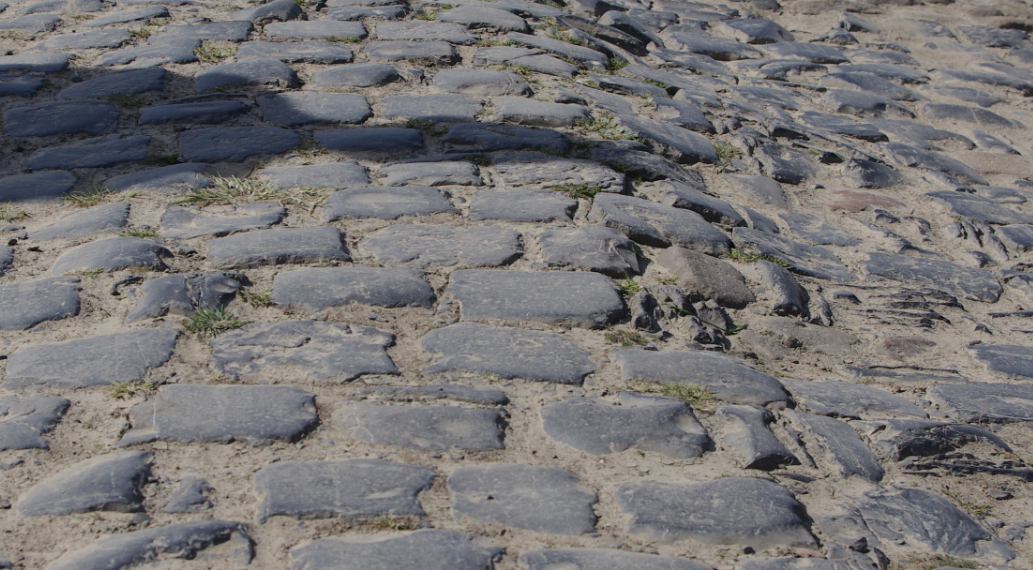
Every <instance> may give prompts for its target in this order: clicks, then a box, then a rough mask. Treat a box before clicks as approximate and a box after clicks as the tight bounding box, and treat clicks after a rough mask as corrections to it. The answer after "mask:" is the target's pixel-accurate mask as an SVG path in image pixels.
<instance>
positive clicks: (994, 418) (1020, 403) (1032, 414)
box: [927, 383, 1033, 423]
mask: <svg viewBox="0 0 1033 570" xmlns="http://www.w3.org/2000/svg"><path fill="white" fill-rule="evenodd" d="M927 393H928V396H929V398H930V399H931V400H932V401H934V402H937V403H939V404H941V406H943V408H944V409H945V410H947V411H948V412H949V413H950V414H952V415H953V416H955V417H957V418H958V419H960V420H961V421H963V422H1000V423H1007V422H1021V421H1026V422H1028V421H1033V386H1025V385H1019V384H991V383H971V384H947V383H939V384H933V385H932V386H931V387H930V388H929V390H928V392H927Z"/></svg>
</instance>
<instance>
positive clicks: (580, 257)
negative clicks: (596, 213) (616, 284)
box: [538, 226, 642, 279]
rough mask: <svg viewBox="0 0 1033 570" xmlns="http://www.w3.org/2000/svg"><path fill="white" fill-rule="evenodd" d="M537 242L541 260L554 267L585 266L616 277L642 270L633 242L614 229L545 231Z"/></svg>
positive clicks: (634, 273)
mask: <svg viewBox="0 0 1033 570" xmlns="http://www.w3.org/2000/svg"><path fill="white" fill-rule="evenodd" d="M538 244H539V246H541V249H542V259H543V260H544V261H545V262H546V263H547V264H549V265H550V266H553V267H573V268H577V269H586V270H588V271H596V272H599V273H602V274H604V275H609V276H610V277H613V278H618V279H619V278H622V277H627V276H628V275H639V274H641V273H642V268H641V265H640V262H639V259H638V254H637V253H636V251H635V244H634V242H632V241H631V240H630V239H629V238H628V237H627V236H625V235H624V234H623V233H622V232H620V231H618V230H615V229H613V228H604V227H598V226H588V227H583V228H576V229H570V230H564V229H552V230H546V231H544V232H542V233H541V234H539V236H538Z"/></svg>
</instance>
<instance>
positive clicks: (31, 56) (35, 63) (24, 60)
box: [0, 53, 75, 73]
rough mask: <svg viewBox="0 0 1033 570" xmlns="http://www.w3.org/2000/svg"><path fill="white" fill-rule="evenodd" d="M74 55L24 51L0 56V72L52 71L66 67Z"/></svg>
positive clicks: (62, 69)
mask: <svg viewBox="0 0 1033 570" xmlns="http://www.w3.org/2000/svg"><path fill="white" fill-rule="evenodd" d="M73 57H75V54H71V53H26V54H18V55H6V56H0V72H3V73H7V72H9V71H29V72H36V73H54V72H56V71H64V70H65V69H68V62H69V61H70V60H71V59H72V58H73Z"/></svg>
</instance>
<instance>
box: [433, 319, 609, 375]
mask: <svg viewBox="0 0 1033 570" xmlns="http://www.w3.org/2000/svg"><path fill="white" fill-rule="evenodd" d="M420 344H421V345H422V347H423V350H424V351H425V352H427V353H428V354H431V355H433V360H431V363H430V365H429V366H427V368H424V369H423V375H424V376H429V375H432V374H439V373H447V372H453V371H463V372H472V373H474V374H495V375H498V376H499V377H501V378H523V379H525V380H538V381H544V382H558V383H562V384H580V383H581V382H582V381H583V380H584V378H585V376H587V375H589V374H591V373H592V372H595V370H596V366H595V363H593V362H592V360H591V357H590V355H589V353H588V352H587V351H585V350H584V349H583V348H581V347H579V346H578V345H577V344H576V343H574V342H573V341H571V340H569V339H567V338H565V337H563V336H562V335H558V334H555V333H548V332H542V331H528V330H521V329H506V328H496V327H489V326H486V325H482V324H478V323H457V324H454V325H449V326H447V327H442V328H439V329H434V330H432V331H430V332H428V333H427V334H425V335H424V336H423V338H422V339H420Z"/></svg>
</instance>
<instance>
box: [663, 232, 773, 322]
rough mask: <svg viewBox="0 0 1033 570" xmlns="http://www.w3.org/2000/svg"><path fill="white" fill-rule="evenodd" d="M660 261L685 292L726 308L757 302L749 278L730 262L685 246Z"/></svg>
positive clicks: (674, 250)
mask: <svg viewBox="0 0 1033 570" xmlns="http://www.w3.org/2000/svg"><path fill="white" fill-rule="evenodd" d="M656 260H657V261H658V262H660V263H661V264H662V265H663V266H664V267H666V268H667V270H668V271H670V272H671V273H672V274H673V275H674V276H675V277H676V278H677V283H678V285H679V286H680V287H681V288H682V289H684V290H686V291H690V292H694V293H699V294H700V295H702V296H703V298H705V299H713V300H715V301H717V302H718V304H720V305H722V306H725V307H731V308H733V309H743V308H745V307H746V306H747V305H749V304H750V303H752V302H753V301H755V300H756V298H755V297H754V295H753V292H752V291H750V288H749V287H747V286H746V278H745V277H743V276H742V273H739V271H738V270H737V269H736V268H735V267H734V266H732V265H731V264H729V263H726V262H724V261H721V260H719V259H715V258H713V257H710V256H709V255H706V254H702V253H699V252H696V251H692V250H689V249H685V248H683V247H669V248H667V249H665V250H664V251H663V252H661V253H660V255H659V256H657V258H656Z"/></svg>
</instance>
